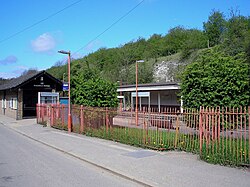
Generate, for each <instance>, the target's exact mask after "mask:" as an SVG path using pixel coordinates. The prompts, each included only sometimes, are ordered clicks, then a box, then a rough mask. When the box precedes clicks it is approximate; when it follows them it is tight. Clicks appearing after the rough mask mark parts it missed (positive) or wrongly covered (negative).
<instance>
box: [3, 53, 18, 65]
mask: <svg viewBox="0 0 250 187" xmlns="http://www.w3.org/2000/svg"><path fill="white" fill-rule="evenodd" d="M16 62H17V57H15V56H14V55H10V56H7V57H6V58H5V59H3V60H0V64H1V65H9V64H14V63H16Z"/></svg>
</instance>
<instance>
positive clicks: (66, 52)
mask: <svg viewBox="0 0 250 187" xmlns="http://www.w3.org/2000/svg"><path fill="white" fill-rule="evenodd" d="M58 53H61V54H66V55H68V85H69V91H68V97H69V98H68V132H71V126H72V118H71V107H70V51H63V50H61V51H58Z"/></svg>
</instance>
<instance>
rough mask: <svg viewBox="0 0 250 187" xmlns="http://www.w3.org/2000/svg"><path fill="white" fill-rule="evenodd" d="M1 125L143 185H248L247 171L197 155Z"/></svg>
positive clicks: (25, 124) (26, 123) (5, 121)
mask: <svg viewBox="0 0 250 187" xmlns="http://www.w3.org/2000/svg"><path fill="white" fill-rule="evenodd" d="M0 125H4V126H6V127H8V128H10V129H12V130H14V131H15V132H17V133H19V134H22V135H23V136H24V137H26V138H29V139H31V140H33V141H36V142H40V143H42V144H44V145H47V146H49V147H51V148H53V149H56V150H57V151H61V152H63V153H65V154H67V155H70V156H73V157H75V158H77V159H79V160H80V161H82V162H87V163H89V164H92V165H94V166H96V167H98V168H101V169H103V170H106V171H108V172H111V173H113V174H115V175H118V176H120V177H122V178H125V179H127V180H131V181H134V182H137V183H138V184H141V185H143V186H203V187H206V186H213V187H216V186H227V187H230V186H232V187H233V186H249V185H250V171H249V169H242V168H230V167H225V166H220V165H212V164H208V163H206V162H204V161H202V160H199V157H198V155H194V154H191V153H185V152H178V151H168V152H158V151H153V150H145V149H141V148H136V147H132V146H128V145H124V144H120V143H117V142H113V141H107V140H102V139H98V138H93V137H87V136H84V135H80V134H75V133H68V132H66V131H60V130H57V129H53V128H50V127H43V126H42V125H39V124H36V120H35V119H24V120H15V119H12V118H9V117H6V116H3V115H0Z"/></svg>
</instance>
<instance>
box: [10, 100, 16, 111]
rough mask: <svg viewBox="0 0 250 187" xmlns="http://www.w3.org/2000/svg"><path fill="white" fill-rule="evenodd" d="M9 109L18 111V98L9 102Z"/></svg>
mask: <svg viewBox="0 0 250 187" xmlns="http://www.w3.org/2000/svg"><path fill="white" fill-rule="evenodd" d="M9 107H10V108H11V109H14V110H16V109H17V98H11V99H10V101H9Z"/></svg>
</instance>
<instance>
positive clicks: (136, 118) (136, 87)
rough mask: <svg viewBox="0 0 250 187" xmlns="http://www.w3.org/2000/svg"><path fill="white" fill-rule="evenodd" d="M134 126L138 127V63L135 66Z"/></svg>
mask: <svg viewBox="0 0 250 187" xmlns="http://www.w3.org/2000/svg"><path fill="white" fill-rule="evenodd" d="M135 93H136V95H135V124H136V126H138V107H137V106H138V62H137V61H136V65H135Z"/></svg>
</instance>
